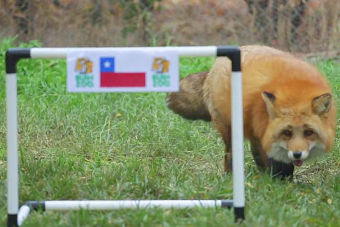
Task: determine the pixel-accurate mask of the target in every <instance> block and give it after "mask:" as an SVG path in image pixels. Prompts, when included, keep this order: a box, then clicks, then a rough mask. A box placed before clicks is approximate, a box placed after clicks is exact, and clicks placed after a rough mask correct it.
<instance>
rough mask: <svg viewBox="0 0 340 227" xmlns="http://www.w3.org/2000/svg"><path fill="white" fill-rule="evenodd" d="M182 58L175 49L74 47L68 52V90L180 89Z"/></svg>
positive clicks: (143, 90) (133, 90)
mask: <svg viewBox="0 0 340 227" xmlns="http://www.w3.org/2000/svg"><path fill="white" fill-rule="evenodd" d="M178 59H179V57H178V52H177V51H171V50H165V51H157V50H155V51H150V50H148V51H146V50H135V49H134V50H133V49H132V50H129V49H128V48H127V49H124V50H116V51H106V50H95V49H87V50H86V49H85V50H81V51H78V50H72V51H69V52H68V53H67V90H68V91H69V92H146V91H164V92H169V91H178V89H179V70H178Z"/></svg>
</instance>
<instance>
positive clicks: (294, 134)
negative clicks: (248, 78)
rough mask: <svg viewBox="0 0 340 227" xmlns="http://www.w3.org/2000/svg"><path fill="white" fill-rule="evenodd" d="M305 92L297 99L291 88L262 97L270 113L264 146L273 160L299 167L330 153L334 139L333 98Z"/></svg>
mask: <svg viewBox="0 0 340 227" xmlns="http://www.w3.org/2000/svg"><path fill="white" fill-rule="evenodd" d="M307 87H308V85H307ZM301 89H302V90H301V91H300V92H296V90H295V93H298V95H295V96H294V95H291V94H293V93H292V92H289V89H286V90H281V91H273V92H267V91H264V92H262V94H261V95H262V99H263V102H264V104H265V109H266V112H267V114H268V125H267V127H266V129H265V133H264V136H263V139H262V146H263V148H264V149H265V151H266V153H267V155H268V157H269V158H273V159H274V160H276V161H281V162H284V163H293V164H294V165H296V166H300V165H302V164H303V162H304V161H305V160H307V159H309V158H312V157H314V156H317V155H318V154H321V153H324V152H327V151H328V150H330V149H331V147H332V145H333V139H334V127H333V125H332V123H330V122H329V119H328V118H329V113H330V110H331V108H334V107H332V95H331V94H330V93H328V92H326V93H321V94H320V93H319V94H316V93H318V92H315V91H303V89H304V87H301ZM307 90H308V88H307ZM276 93H277V95H276ZM290 95H291V96H293V97H290ZM299 96H300V97H299Z"/></svg>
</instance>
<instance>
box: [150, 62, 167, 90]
mask: <svg viewBox="0 0 340 227" xmlns="http://www.w3.org/2000/svg"><path fill="white" fill-rule="evenodd" d="M169 67H170V62H169V61H168V60H166V59H165V58H161V57H157V58H154V59H153V63H152V71H154V72H155V74H153V75H152V82H153V87H170V75H169Z"/></svg>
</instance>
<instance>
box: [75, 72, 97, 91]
mask: <svg viewBox="0 0 340 227" xmlns="http://www.w3.org/2000/svg"><path fill="white" fill-rule="evenodd" d="M93 86H94V85H93V75H89V74H78V75H76V87H77V88H86V87H89V88H92V87H93Z"/></svg>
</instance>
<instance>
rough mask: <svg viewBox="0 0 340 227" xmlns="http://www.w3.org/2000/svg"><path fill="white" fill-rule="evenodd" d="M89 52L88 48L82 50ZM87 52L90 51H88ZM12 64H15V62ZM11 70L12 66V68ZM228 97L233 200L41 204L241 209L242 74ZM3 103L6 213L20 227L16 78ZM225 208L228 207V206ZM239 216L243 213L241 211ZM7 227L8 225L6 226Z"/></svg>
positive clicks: (51, 52)
mask: <svg viewBox="0 0 340 227" xmlns="http://www.w3.org/2000/svg"><path fill="white" fill-rule="evenodd" d="M81 49H85V48H31V49H30V58H53V59H55V58H66V56H67V52H68V51H70V50H81ZM86 49H89V48H86ZM90 49H91V48H90ZM95 49H97V50H98V49H100V50H106V51H115V50H121V51H123V50H126V49H138V50H145V51H148V50H175V51H178V53H179V56H216V55H217V52H218V47H216V46H194V47H128V48H95ZM15 63H16V62H15ZM14 67H15V66H14ZM231 91H232V92H231V97H232V157H233V159H232V160H233V163H232V165H233V200H131V201H129V200H118V201H108V200H105V201H101V200H89V201H44V206H45V207H44V208H45V209H46V210H78V209H97V210H98V209H105V210H106V209H107V210H112V209H121V208H150V207H162V208H190V207H219V206H223V202H226V203H227V204H229V205H232V206H233V207H234V209H236V208H241V209H243V208H244V206H245V195H244V152H243V111H242V110H243V107H242V73H241V71H233V72H232V79H231ZM6 101H7V104H6V105H7V183H8V191H7V192H8V194H7V209H8V215H9V216H16V217H17V223H16V224H14V225H21V224H22V223H23V221H24V220H25V219H26V218H27V217H28V215H29V213H30V209H32V208H30V207H29V206H28V205H23V206H22V207H21V208H20V210H19V169H18V110H17V74H16V72H15V73H8V72H7V76H6ZM229 205H228V206H229ZM242 212H243V211H242ZM8 225H9V226H10V225H11V224H8Z"/></svg>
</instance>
